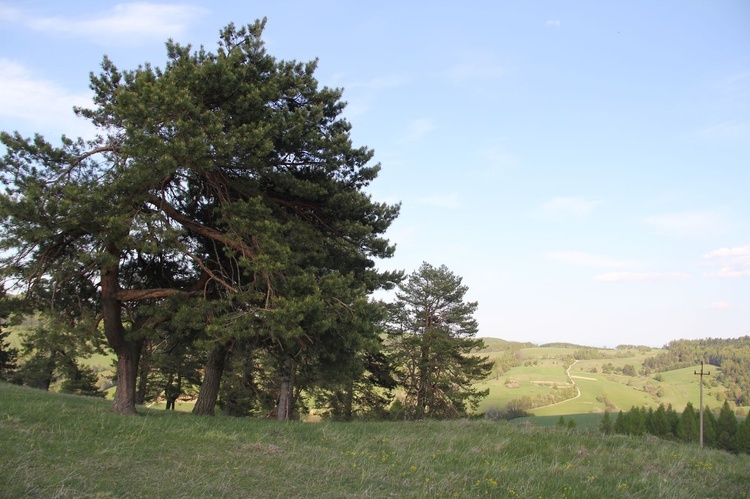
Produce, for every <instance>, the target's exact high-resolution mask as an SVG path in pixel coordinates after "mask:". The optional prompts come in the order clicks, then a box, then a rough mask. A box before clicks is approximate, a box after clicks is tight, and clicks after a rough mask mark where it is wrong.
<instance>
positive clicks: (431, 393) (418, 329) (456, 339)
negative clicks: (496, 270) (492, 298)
mask: <svg viewBox="0 0 750 499" xmlns="http://www.w3.org/2000/svg"><path fill="white" fill-rule="evenodd" d="M467 291H468V287H466V286H465V285H462V284H461V278H460V277H458V276H456V275H455V274H453V273H452V272H451V271H450V270H448V268H447V267H446V266H444V265H443V266H440V267H433V266H432V265H429V264H427V263H423V264H422V265H421V266H420V268H419V269H418V270H416V271H414V272H413V273H412V274H411V275H410V276H409V277H408V278H407V280H406V282H405V283H403V284H401V285H400V286H399V291H398V292H397V294H396V302H395V303H394V304H393V306H392V308H391V315H390V331H389V340H390V347H391V351H392V353H393V363H394V367H395V369H396V378H397V380H398V381H399V383H400V385H401V386H402V387H403V389H404V391H405V401H404V405H405V407H406V409H407V410H408V411H409V413H410V415H411V417H413V418H415V419H421V418H424V417H435V418H448V417H458V416H463V415H465V414H466V413H467V410H468V409H470V408H471V409H474V408H476V406H477V404H478V403H479V400H480V399H481V398H483V397H485V396H486V395H487V393H488V390H483V391H480V390H477V389H476V388H475V387H474V386H473V384H474V383H475V382H476V381H478V380H481V379H484V378H486V377H487V376H488V375H489V373H490V372H491V370H492V365H493V364H492V362H490V361H488V360H487V357H480V356H477V355H472V352H474V351H476V350H478V349H481V348H482V347H483V346H484V342H483V341H482V340H481V339H478V338H475V336H476V334H477V329H478V325H477V321H476V320H475V319H474V317H473V314H474V312H475V311H476V309H477V303H476V302H465V301H464V296H465V294H466V292H467Z"/></svg>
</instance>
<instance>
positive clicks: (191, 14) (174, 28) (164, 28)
mask: <svg viewBox="0 0 750 499" xmlns="http://www.w3.org/2000/svg"><path fill="white" fill-rule="evenodd" d="M206 12H207V10H206V9H204V8H201V7H195V6H192V5H187V4H166V3H164V4H160V3H150V2H132V3H120V4H117V5H115V6H114V7H113V8H112V9H110V10H109V11H107V12H101V13H95V14H92V15H90V16H88V17H86V18H66V17H32V16H28V15H24V16H23V17H21V14H17V15H18V16H19V17H20V20H21V22H23V23H24V24H25V25H26V26H28V27H30V28H31V29H34V30H37V31H44V32H46V33H58V34H63V35H68V36H75V37H84V38H87V39H91V40H93V41H96V42H102V41H108V42H109V41H112V40H116V41H118V42H120V43H129V44H134V43H139V42H141V41H143V40H144V39H149V38H150V39H154V38H155V39H158V40H165V39H167V38H170V37H176V36H180V35H183V34H184V33H185V31H186V29H187V27H188V25H189V24H190V23H192V22H193V21H195V20H197V19H200V18H201V16H203V15H204V14H205V13H206Z"/></svg>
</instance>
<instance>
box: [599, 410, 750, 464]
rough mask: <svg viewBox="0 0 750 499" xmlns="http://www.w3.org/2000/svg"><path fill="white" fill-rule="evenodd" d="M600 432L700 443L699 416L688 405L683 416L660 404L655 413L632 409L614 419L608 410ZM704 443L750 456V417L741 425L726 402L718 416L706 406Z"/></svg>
mask: <svg viewBox="0 0 750 499" xmlns="http://www.w3.org/2000/svg"><path fill="white" fill-rule="evenodd" d="M599 429H600V431H601V432H602V433H605V434H612V433H616V434H621V435H654V436H657V437H659V438H664V439H667V440H677V441H682V442H686V443H697V442H699V439H700V413H699V411H697V410H696V409H695V408H694V407H693V405H692V404H691V403H690V402H688V403H687V405H686V406H685V409H684V410H683V411H682V413H681V414H678V413H677V412H676V411H675V410H674V409H673V408H672V405H671V404H670V405H668V406H666V407H665V406H664V404H660V405H659V407H657V408H656V410H654V409H653V408H652V407H649V408H648V409H646V408H644V407H632V408H631V409H630V410H629V411H627V412H623V411H620V412H619V413H618V415H617V417H616V419H615V420H614V422H613V421H612V418H611V416H610V413H609V411H607V412H605V413H604V416H603V417H602V420H601V421H600V423H599ZM703 442H704V445H706V446H708V447H713V448H716V449H721V450H725V451H728V452H735V453H740V452H742V453H750V418H744V419H743V420H742V422H738V420H737V416H736V414H735V413H734V411H732V409H731V407H730V406H729V402H728V401H725V402H724V405H723V406H722V407H721V409H720V410H719V412H718V416H717V415H716V414H714V412H712V411H711V409H710V408H708V407H706V408H705V409H704V411H703Z"/></svg>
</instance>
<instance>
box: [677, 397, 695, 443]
mask: <svg viewBox="0 0 750 499" xmlns="http://www.w3.org/2000/svg"><path fill="white" fill-rule="evenodd" d="M699 424H700V420H699V418H698V414H697V413H696V412H695V409H694V408H693V404H691V403H690V402H688V403H687V405H686V406H685V410H684V411H682V416H680V421H679V423H678V425H677V438H679V439H680V440H682V441H683V442H697V441H698V439H699V438H700V434H699V431H700V429H699V427H698V426H699Z"/></svg>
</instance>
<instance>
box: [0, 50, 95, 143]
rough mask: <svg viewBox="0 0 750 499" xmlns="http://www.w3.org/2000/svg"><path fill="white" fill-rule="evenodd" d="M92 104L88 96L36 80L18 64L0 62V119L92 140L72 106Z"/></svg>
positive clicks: (85, 124) (5, 61) (88, 128)
mask: <svg viewBox="0 0 750 499" xmlns="http://www.w3.org/2000/svg"><path fill="white" fill-rule="evenodd" d="M92 104H93V103H92V101H91V98H90V97H89V96H88V95H78V94H72V93H70V92H68V91H67V90H66V89H65V88H63V87H61V86H59V85H57V84H56V83H54V82H51V81H47V80H44V79H42V78H39V77H37V76H36V75H35V74H33V73H32V71H30V70H29V69H27V68H26V67H24V66H22V65H21V64H18V63H16V62H14V61H11V60H9V59H0V116H5V117H8V118H12V119H21V120H23V121H24V122H26V124H28V125H30V126H31V127H33V128H42V129H45V130H50V129H54V130H56V131H60V133H62V130H65V133H66V134H69V135H71V136H75V135H82V136H91V135H93V128H92V127H91V125H89V124H88V122H87V121H86V120H84V119H82V118H78V117H77V116H75V114H74V113H73V106H83V107H91V106H92ZM19 126H21V124H20V123H19Z"/></svg>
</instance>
